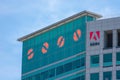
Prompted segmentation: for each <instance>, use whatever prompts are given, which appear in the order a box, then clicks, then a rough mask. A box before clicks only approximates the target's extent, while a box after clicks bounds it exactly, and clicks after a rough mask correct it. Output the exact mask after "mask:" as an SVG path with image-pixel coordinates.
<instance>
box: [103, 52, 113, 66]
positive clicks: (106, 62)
mask: <svg viewBox="0 0 120 80" xmlns="http://www.w3.org/2000/svg"><path fill="white" fill-rule="evenodd" d="M103 66H104V67H109V66H112V53H109V54H104V55H103Z"/></svg>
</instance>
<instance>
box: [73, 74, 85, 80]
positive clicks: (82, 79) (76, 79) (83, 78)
mask: <svg viewBox="0 0 120 80" xmlns="http://www.w3.org/2000/svg"><path fill="white" fill-rule="evenodd" d="M71 80H85V75H82V76H79V77H76V78H74V79H71Z"/></svg>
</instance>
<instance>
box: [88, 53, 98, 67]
mask: <svg viewBox="0 0 120 80" xmlns="http://www.w3.org/2000/svg"><path fill="white" fill-rule="evenodd" d="M90 63H91V64H90V66H91V67H98V66H99V55H93V56H91V57H90Z"/></svg>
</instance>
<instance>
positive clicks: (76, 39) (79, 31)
mask: <svg viewBox="0 0 120 80" xmlns="http://www.w3.org/2000/svg"><path fill="white" fill-rule="evenodd" d="M80 37H81V30H80V29H77V30H76V31H75V32H74V34H73V39H74V41H78V39H79V38H80Z"/></svg>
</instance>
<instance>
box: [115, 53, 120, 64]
mask: <svg viewBox="0 0 120 80" xmlns="http://www.w3.org/2000/svg"><path fill="white" fill-rule="evenodd" d="M116 65H120V52H117V53H116Z"/></svg>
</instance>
